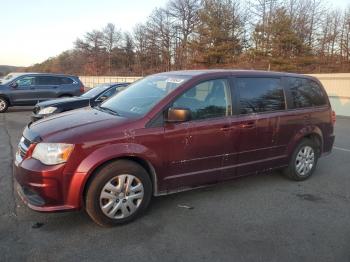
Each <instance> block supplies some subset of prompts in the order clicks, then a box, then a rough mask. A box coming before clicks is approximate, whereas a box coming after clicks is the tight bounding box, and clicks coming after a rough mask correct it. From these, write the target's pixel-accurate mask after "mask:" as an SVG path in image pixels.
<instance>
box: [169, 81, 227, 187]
mask: <svg viewBox="0 0 350 262" xmlns="http://www.w3.org/2000/svg"><path fill="white" fill-rule="evenodd" d="M172 107H177V108H187V109H189V110H190V111H191V115H192V119H191V121H188V122H184V123H177V124H176V123H175V124H173V123H167V124H166V125H165V129H164V139H165V144H166V145H167V159H168V161H167V167H168V168H167V176H166V177H165V180H166V184H167V185H168V189H178V188H179V187H180V189H181V187H188V186H193V187H196V186H200V185H203V184H207V183H213V182H216V181H219V180H222V169H223V159H224V156H225V155H226V154H228V153H229V152H230V143H229V141H230V132H231V131H230V128H229V120H228V117H229V116H230V115H231V98H230V88H229V82H228V80H227V79H213V80H208V81H204V82H201V83H199V84H197V85H196V86H194V87H192V88H190V89H188V90H187V91H186V92H185V93H184V94H183V95H181V96H180V97H179V98H177V99H176V100H175V101H174V102H173V105H172Z"/></svg>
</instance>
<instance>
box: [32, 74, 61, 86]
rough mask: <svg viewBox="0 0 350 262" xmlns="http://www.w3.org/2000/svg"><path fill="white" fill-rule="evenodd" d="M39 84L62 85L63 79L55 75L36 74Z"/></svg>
mask: <svg viewBox="0 0 350 262" xmlns="http://www.w3.org/2000/svg"><path fill="white" fill-rule="evenodd" d="M35 79H36V84H37V85H60V84H61V79H60V78H59V77H55V76H36V77H35Z"/></svg>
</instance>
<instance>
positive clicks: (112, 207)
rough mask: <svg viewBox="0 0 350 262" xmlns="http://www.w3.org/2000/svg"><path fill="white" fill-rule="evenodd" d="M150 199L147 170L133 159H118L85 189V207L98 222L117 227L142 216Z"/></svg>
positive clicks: (149, 181) (150, 192)
mask: <svg viewBox="0 0 350 262" xmlns="http://www.w3.org/2000/svg"><path fill="white" fill-rule="evenodd" d="M128 185H129V186H128ZM151 198H152V182H151V179H150V177H149V175H148V173H147V171H146V170H145V169H144V168H143V167H141V166H140V165H139V164H137V163H135V162H133V161H129V160H117V161H115V162H112V163H110V164H108V165H106V166H104V167H102V168H101V169H100V170H98V171H97V172H96V173H95V174H94V178H93V180H92V181H91V182H90V183H89V185H88V188H87V191H86V196H85V210H86V212H87V213H88V215H89V216H90V217H91V218H92V220H93V221H94V222H96V223H97V224H99V225H101V226H106V227H109V226H116V225H120V224H124V223H128V222H130V221H132V220H134V219H135V218H137V217H139V216H141V214H142V213H143V212H144V211H145V210H146V209H147V207H148V205H149V203H150V201H151Z"/></svg>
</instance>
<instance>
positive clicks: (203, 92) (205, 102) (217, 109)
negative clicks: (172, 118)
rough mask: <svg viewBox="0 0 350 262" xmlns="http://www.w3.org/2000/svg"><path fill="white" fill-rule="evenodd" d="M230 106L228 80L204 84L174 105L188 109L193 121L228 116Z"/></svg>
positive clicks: (186, 94) (211, 81)
mask: <svg viewBox="0 0 350 262" xmlns="http://www.w3.org/2000/svg"><path fill="white" fill-rule="evenodd" d="M229 105H230V95H229V84H228V82H227V80H226V79H215V80H210V81H205V82H202V83H200V84H198V85H196V86H194V87H192V88H191V89H189V90H187V91H186V92H185V93H184V94H183V95H181V96H180V97H179V98H178V99H177V100H176V101H175V102H174V103H173V106H174V107H180V108H188V109H189V110H190V111H191V114H192V120H198V119H207V118H216V117H223V116H227V115H228V114H229V113H230V112H229V108H230V107H229Z"/></svg>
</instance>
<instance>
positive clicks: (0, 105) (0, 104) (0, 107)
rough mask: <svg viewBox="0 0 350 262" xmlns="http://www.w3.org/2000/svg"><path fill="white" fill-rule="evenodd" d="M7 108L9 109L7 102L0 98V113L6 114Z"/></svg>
mask: <svg viewBox="0 0 350 262" xmlns="http://www.w3.org/2000/svg"><path fill="white" fill-rule="evenodd" d="M8 107H9V103H8V101H7V100H6V99H5V98H3V97H0V113H4V112H6V111H7V109H8Z"/></svg>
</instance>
